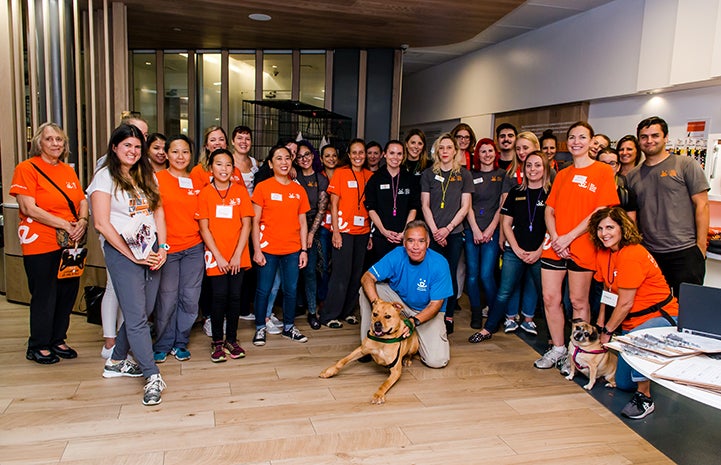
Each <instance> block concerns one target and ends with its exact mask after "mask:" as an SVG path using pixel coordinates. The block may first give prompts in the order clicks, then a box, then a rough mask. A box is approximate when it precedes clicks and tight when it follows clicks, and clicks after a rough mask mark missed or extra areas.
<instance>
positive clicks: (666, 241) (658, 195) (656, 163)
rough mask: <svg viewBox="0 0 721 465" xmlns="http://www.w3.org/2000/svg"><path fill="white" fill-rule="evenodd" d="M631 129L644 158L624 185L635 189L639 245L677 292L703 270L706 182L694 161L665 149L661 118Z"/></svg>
mask: <svg viewBox="0 0 721 465" xmlns="http://www.w3.org/2000/svg"><path fill="white" fill-rule="evenodd" d="M636 133H637V136H638V140H639V143H640V144H641V151H642V152H643V153H644V155H646V159H645V161H644V162H643V163H642V164H640V165H639V166H637V167H635V168H634V169H633V170H631V172H630V173H629V174H628V183H629V185H630V186H631V188H632V189H633V190H634V191H635V192H636V197H637V201H638V207H639V210H638V224H639V229H640V230H641V233H642V234H643V245H644V246H645V247H646V248H647V249H648V251H649V252H651V255H653V257H654V259H655V260H656V262H657V263H658V266H659V267H660V268H661V271H662V272H663V275H664V277H665V278H666V281H668V285H669V286H670V287H671V289H672V290H673V295H675V296H678V290H679V287H680V285H681V283H682V282H683V283H692V284H703V280H704V276H705V274H706V263H705V258H706V237H707V235H708V227H709V203H708V190H709V185H708V181H707V180H706V176H705V175H704V172H703V169H702V168H701V166H700V165H699V164H698V162H697V161H696V160H694V159H693V158H691V157H686V156H679V155H671V154H670V153H668V151H667V150H666V143H667V142H668V125H667V124H666V121H664V120H663V119H661V118H659V117H658V116H652V117H650V118H646V119H645V120H643V121H641V122H640V123H638V127H637V128H636Z"/></svg>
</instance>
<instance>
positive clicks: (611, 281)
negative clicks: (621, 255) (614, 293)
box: [606, 250, 618, 292]
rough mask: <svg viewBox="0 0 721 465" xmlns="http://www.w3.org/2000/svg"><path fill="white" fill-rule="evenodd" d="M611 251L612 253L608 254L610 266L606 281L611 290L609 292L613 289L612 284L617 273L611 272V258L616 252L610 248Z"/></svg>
mask: <svg viewBox="0 0 721 465" xmlns="http://www.w3.org/2000/svg"><path fill="white" fill-rule="evenodd" d="M609 252H610V253H609V254H608V267H607V268H606V282H607V283H608V290H609V292H610V291H611V285H612V284H613V282H614V281H615V280H616V274H615V273H611V258H612V257H613V254H614V252H613V251H610V250H609ZM616 254H618V252H616ZM615 265H616V264H615V263H614V267H613V268H614V272H615V271H616V270H615V268H616V266H615Z"/></svg>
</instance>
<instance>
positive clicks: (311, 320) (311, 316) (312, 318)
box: [308, 312, 320, 330]
mask: <svg viewBox="0 0 721 465" xmlns="http://www.w3.org/2000/svg"><path fill="white" fill-rule="evenodd" d="M308 324H309V325H310V328H311V329H314V330H315V329H320V321H319V320H318V315H317V314H315V313H310V312H308Z"/></svg>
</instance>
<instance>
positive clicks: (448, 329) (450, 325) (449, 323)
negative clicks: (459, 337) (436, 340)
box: [444, 318, 453, 336]
mask: <svg viewBox="0 0 721 465" xmlns="http://www.w3.org/2000/svg"><path fill="white" fill-rule="evenodd" d="M444 321H445V323H446V334H447V335H448V336H450V335H451V334H453V319H452V318H446V319H445V320H444Z"/></svg>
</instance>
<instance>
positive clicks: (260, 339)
mask: <svg viewBox="0 0 721 465" xmlns="http://www.w3.org/2000/svg"><path fill="white" fill-rule="evenodd" d="M253 345H254V346H264V345H265V327H263V328H258V329H256V330H255V336H253Z"/></svg>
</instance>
